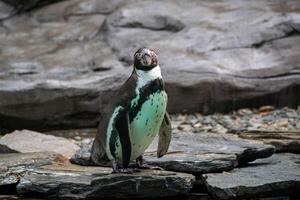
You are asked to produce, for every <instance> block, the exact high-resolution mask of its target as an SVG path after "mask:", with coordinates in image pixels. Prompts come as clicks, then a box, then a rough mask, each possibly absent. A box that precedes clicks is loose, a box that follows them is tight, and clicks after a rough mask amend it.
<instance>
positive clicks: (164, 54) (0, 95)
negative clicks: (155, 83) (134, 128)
mask: <svg viewBox="0 0 300 200" xmlns="http://www.w3.org/2000/svg"><path fill="white" fill-rule="evenodd" d="M6 2H10V4H11V5H13V4H14V2H13V1H9V0H6ZM27 2H28V3H27V4H26V5H24V6H23V7H22V8H19V9H20V10H21V11H26V12H22V13H21V14H17V15H15V14H13V12H14V11H11V12H9V11H10V10H13V9H12V8H10V6H9V5H6V4H4V3H2V2H1V3H0V11H1V14H0V17H1V18H3V20H1V22H0V120H1V127H0V129H1V130H2V132H4V131H8V130H12V129H16V128H31V129H54V128H58V127H59V128H70V127H73V128H74V127H96V125H97V122H98V116H99V114H101V110H102V108H103V106H105V105H102V104H101V102H102V98H101V97H103V96H105V95H106V94H107V93H108V92H110V91H111V90H113V89H115V88H117V87H118V86H120V85H121V84H122V83H123V82H124V81H125V80H126V78H127V77H128V76H129V75H130V73H131V70H132V69H131V67H130V65H131V63H132V55H133V53H134V52H135V51H136V49H137V48H139V47H141V46H149V47H151V48H153V49H155V50H156V51H157V52H158V55H159V59H160V65H161V67H162V72H163V75H164V78H165V81H166V87H167V90H168V93H169V103H168V110H169V111H170V112H180V111H188V112H194V111H201V112H204V113H209V112H214V111H221V112H222V111H229V110H232V109H236V108H239V107H245V106H247V107H251V106H259V105H262V104H273V105H275V106H283V105H288V106H293V107H295V106H297V105H299V99H300V45H298V44H299V43H300V35H299V30H300V14H299V13H300V2H299V1H297V0H287V1H275V0H274V1H268V0H262V1H242V0H229V1H218V2H215V1H208V0H203V1H196V0H188V1H180V0H166V1H136V0H129V1H123V0H111V1H102V0H101V1H96V0H72V1H71V0H67V1H61V2H58V3H54V4H50V5H46V6H44V7H40V6H42V5H44V4H43V2H44V3H48V1H33V0H32V1H27ZM34 8H38V9H34ZM16 9H18V8H16ZM2 11H3V12H2ZM11 14H13V15H12V16H10V15H11ZM4 18H7V19H5V20H4ZM41 111H42V112H41Z"/></svg>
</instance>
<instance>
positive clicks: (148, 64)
mask: <svg viewBox="0 0 300 200" xmlns="http://www.w3.org/2000/svg"><path fill="white" fill-rule="evenodd" d="M133 59H134V67H135V68H136V69H140V70H144V71H149V70H151V69H152V68H154V67H156V66H157V65H158V58H157V55H156V54H155V53H154V51H153V50H152V49H148V48H146V47H142V48H140V49H138V50H137V51H136V52H135V54H134V58H133Z"/></svg>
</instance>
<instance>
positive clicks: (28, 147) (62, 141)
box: [0, 130, 79, 157]
mask: <svg viewBox="0 0 300 200" xmlns="http://www.w3.org/2000/svg"><path fill="white" fill-rule="evenodd" d="M78 148H79V147H78V146H77V145H76V144H74V142H72V141H71V140H70V139H66V138H63V137H56V136H52V135H45V134H42V133H38V132H33V131H29V130H22V131H14V132H12V133H10V134H6V135H5V136H3V137H1V138H0V150H1V151H0V153H9V152H11V153H15V152H20V153H29V152H55V153H58V154H61V155H64V156H66V157H71V156H72V155H73V154H74V153H75V151H76V150H77V149H78Z"/></svg>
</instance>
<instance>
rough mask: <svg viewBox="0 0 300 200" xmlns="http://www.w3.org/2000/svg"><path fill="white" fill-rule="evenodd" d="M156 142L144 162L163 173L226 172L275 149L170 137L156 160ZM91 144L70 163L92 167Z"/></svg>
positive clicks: (207, 136)
mask: <svg viewBox="0 0 300 200" xmlns="http://www.w3.org/2000/svg"><path fill="white" fill-rule="evenodd" d="M156 148H157V140H155V141H154V142H153V143H152V144H151V146H150V147H149V148H148V149H147V151H146V153H145V156H144V158H145V159H146V162H147V163H149V164H152V165H158V166H160V167H162V168H164V169H166V170H170V171H179V172H188V173H193V174H194V173H210V172H222V171H228V170H231V169H233V168H234V167H237V166H238V165H241V164H245V163H247V162H251V161H254V160H256V159H259V158H266V157H269V156H271V155H272V154H273V153H274V150H275V149H274V147H273V146H271V145H264V144H252V143H249V142H247V141H246V140H243V139H240V138H238V137H237V136H236V135H230V134H213V133H173V136H172V141H171V145H170V148H169V151H168V153H167V155H165V156H164V157H162V158H156ZM90 149H91V144H86V145H83V147H82V148H81V149H79V150H78V151H77V152H76V154H75V155H74V156H73V157H72V158H71V162H72V163H76V164H79V165H95V164H94V163H93V162H92V161H91V159H90Z"/></svg>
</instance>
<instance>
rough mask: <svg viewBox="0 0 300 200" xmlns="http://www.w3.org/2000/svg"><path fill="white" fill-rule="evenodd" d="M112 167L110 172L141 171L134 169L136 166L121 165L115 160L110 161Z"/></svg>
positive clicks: (128, 172) (127, 172) (131, 172)
mask: <svg viewBox="0 0 300 200" xmlns="http://www.w3.org/2000/svg"><path fill="white" fill-rule="evenodd" d="M112 168H113V171H112V174H115V173H123V174H133V173H134V172H141V170H139V169H136V168H127V167H126V168H125V167H122V166H120V165H119V164H118V163H117V162H116V161H113V162H112Z"/></svg>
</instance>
